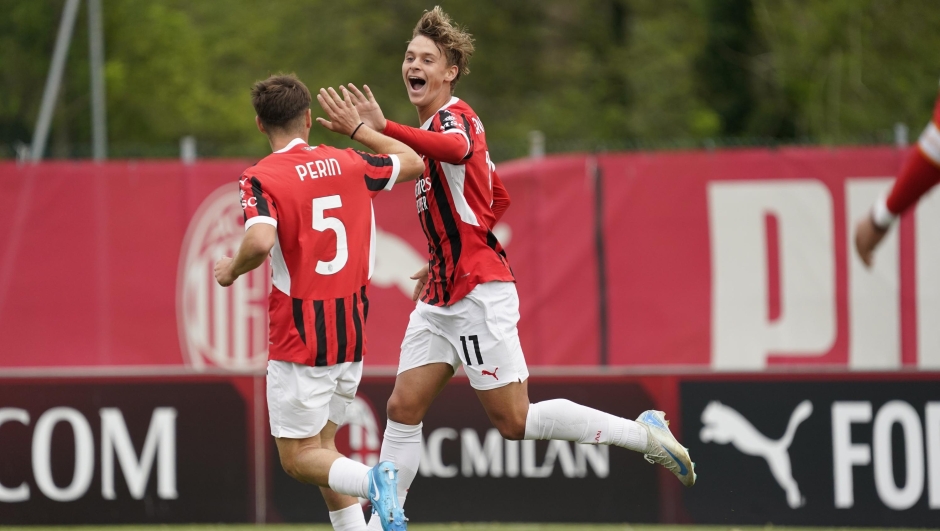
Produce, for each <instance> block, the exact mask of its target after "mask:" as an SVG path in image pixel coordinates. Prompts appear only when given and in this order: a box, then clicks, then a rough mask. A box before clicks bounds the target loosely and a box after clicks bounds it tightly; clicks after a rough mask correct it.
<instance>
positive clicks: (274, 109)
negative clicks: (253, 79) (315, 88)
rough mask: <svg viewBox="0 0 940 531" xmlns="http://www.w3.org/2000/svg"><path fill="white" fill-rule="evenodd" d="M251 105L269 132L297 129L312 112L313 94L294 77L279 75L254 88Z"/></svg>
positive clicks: (260, 82)
mask: <svg viewBox="0 0 940 531" xmlns="http://www.w3.org/2000/svg"><path fill="white" fill-rule="evenodd" d="M251 104H252V105H253V106H254V108H255V113H257V114H258V118H259V119H260V120H261V123H262V124H263V125H264V126H265V128H275V129H282V130H289V129H294V128H295V127H296V125H297V124H296V123H295V122H296V121H297V120H298V119H299V118H302V117H303V115H304V112H306V110H307V109H309V108H310V90H308V89H307V86H306V85H304V84H303V82H301V81H300V80H299V79H297V76H296V75H294V74H275V75H273V76H271V77H269V78H268V79H265V80H264V81H258V82H257V83H255V84H254V86H252V87H251Z"/></svg>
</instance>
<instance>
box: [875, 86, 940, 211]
mask: <svg viewBox="0 0 940 531" xmlns="http://www.w3.org/2000/svg"><path fill="white" fill-rule="evenodd" d="M938 126H940V96H938V98H937V102H936V104H935V106H934V114H933V119H932V120H931V121H930V123H929V124H927V127H926V128H925V129H924V132H923V133H922V134H921V135H920V138H919V139H918V140H917V147H915V148H914V149H912V150H911V152H910V153H909V154H908V155H907V158H906V159H905V161H904V166H903V167H902V168H901V173H899V174H898V178H897V180H895V182H894V185H893V186H892V187H891V192H890V193H889V194H888V196H887V197H886V198H883V199H881V200H879V201H878V202H877V203H876V204H875V207H874V209H873V211H872V217H873V219H874V221H875V224H876V225H878V226H880V227H882V228H886V227H887V226H889V225H890V224H891V222H892V221H894V219H895V218H896V217H897V216H898V215H900V214H903V213H904V212H905V211H906V210H907V209H909V208H910V207H911V206H913V205H914V204H915V203H917V201H918V200H919V199H920V198H921V197H922V196H923V195H924V194H925V193H927V191H928V190H930V189H931V188H933V187H934V186H936V185H937V183H938V182H940V129H938Z"/></svg>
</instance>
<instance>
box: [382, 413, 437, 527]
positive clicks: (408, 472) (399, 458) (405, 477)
mask: <svg viewBox="0 0 940 531" xmlns="http://www.w3.org/2000/svg"><path fill="white" fill-rule="evenodd" d="M423 426H424V424H423V423H422V424H418V425H417V426H410V425H408V424H399V423H398V422H395V421H394V420H389V421H388V424H387V425H386V426H385V437H384V438H383V439H382V450H381V452H380V453H379V461H391V462H392V463H395V466H396V467H397V468H398V504H399V505H400V506H401V507H404V506H405V498H406V497H407V496H408V489H409V488H411V483H412V482H414V480H415V476H417V475H418V466H419V465H420V464H421V428H422V427H423ZM369 529H372V530H374V531H378V530H379V529H382V524H381V523H380V522H379V520H378V518H370V519H369Z"/></svg>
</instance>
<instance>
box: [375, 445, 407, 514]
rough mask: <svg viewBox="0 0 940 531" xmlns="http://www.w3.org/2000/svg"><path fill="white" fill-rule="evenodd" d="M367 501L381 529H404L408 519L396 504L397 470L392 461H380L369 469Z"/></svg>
mask: <svg viewBox="0 0 940 531" xmlns="http://www.w3.org/2000/svg"><path fill="white" fill-rule="evenodd" d="M369 501H371V502H372V513H373V515H374V516H373V517H372V518H378V519H379V522H381V524H382V531H405V530H406V529H408V524H407V522H408V519H407V518H405V512H404V511H402V509H401V507H399V506H398V471H397V470H396V469H395V465H394V463H392V462H390V461H382V462H381V463H379V464H377V465H375V466H374V467H372V470H371V471H369Z"/></svg>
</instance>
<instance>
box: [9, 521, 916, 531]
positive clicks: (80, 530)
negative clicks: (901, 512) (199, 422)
mask: <svg viewBox="0 0 940 531" xmlns="http://www.w3.org/2000/svg"><path fill="white" fill-rule="evenodd" d="M408 528H409V529H410V530H412V531H575V530H581V531H749V530H751V531H757V530H761V531H771V530H772V531H823V530H827V529H831V530H836V529H838V530H840V531H872V529H873V528H850V527H775V526H755V527H749V526H732V527H727V526H695V525H692V526H687V525H629V524H616V525H594V524H495V523H494V524H413V525H410V526H408ZM3 529H4V531H84V530H88V531H91V530H92V529H95V530H97V529H105V530H106V531H262V530H264V531H268V530H270V531H331V530H332V527H330V526H328V525H264V526H262V525H258V526H255V525H126V526H53V527H39V526H29V527H7V526H4V527H3ZM891 531H913V530H905V529H892V530H891Z"/></svg>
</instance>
